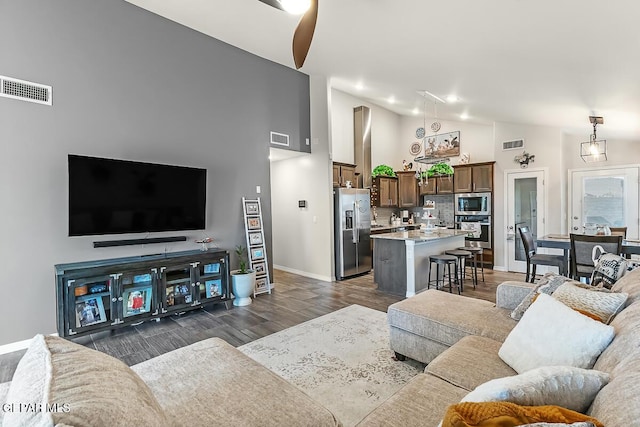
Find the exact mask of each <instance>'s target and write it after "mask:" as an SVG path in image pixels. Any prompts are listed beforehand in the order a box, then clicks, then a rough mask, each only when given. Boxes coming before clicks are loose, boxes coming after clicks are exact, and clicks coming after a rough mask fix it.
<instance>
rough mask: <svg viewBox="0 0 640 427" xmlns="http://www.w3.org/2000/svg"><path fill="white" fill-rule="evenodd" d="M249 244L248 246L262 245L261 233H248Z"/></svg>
mask: <svg viewBox="0 0 640 427" xmlns="http://www.w3.org/2000/svg"><path fill="white" fill-rule="evenodd" d="M249 244H250V245H261V244H262V233H260V232H257V233H249Z"/></svg>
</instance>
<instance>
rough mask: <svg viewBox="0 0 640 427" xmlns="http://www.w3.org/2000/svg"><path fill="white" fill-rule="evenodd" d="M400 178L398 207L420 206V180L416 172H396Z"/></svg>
mask: <svg viewBox="0 0 640 427" xmlns="http://www.w3.org/2000/svg"><path fill="white" fill-rule="evenodd" d="M396 175H397V176H398V207H401V208H412V207H415V206H418V199H419V195H418V180H417V179H416V174H415V172H396Z"/></svg>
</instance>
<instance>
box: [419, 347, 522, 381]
mask: <svg viewBox="0 0 640 427" xmlns="http://www.w3.org/2000/svg"><path fill="white" fill-rule="evenodd" d="M501 345H502V343H501V342H499V341H495V340H492V339H491V338H485V337H479V336H477V335H470V336H468V337H464V338H462V339H461V340H460V341H458V342H457V343H456V344H454V345H453V346H451V347H449V348H448V349H447V350H446V351H445V352H443V353H442V354H441V355H439V356H438V357H436V358H435V359H434V360H433V361H432V362H431V363H429V364H428V365H427V367H426V368H425V372H427V373H429V374H431V375H435V376H437V377H439V378H442V379H443V380H445V381H447V382H449V383H451V384H453V385H455V386H458V387H462V388H464V389H465V390H469V391H471V390H473V389H474V388H476V387H477V386H479V385H480V384H483V383H485V382H487V381H489V380H492V379H494V378H501V377H506V376H509V375H516V374H517V372H516V371H514V370H513V369H512V368H511V367H510V366H509V365H507V364H506V363H504V361H503V360H502V359H500V357H499V356H498V350H499V349H500V346H501Z"/></svg>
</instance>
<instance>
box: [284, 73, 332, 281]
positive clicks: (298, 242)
mask: <svg viewBox="0 0 640 427" xmlns="http://www.w3.org/2000/svg"><path fill="white" fill-rule="evenodd" d="M310 90H311V134H312V135H313V138H312V139H311V154H305V155H302V156H298V157H294V158H291V159H287V160H280V161H277V162H272V163H271V186H272V193H271V194H272V209H273V211H272V213H273V264H274V266H276V267H277V268H279V269H281V270H284V271H289V272H292V273H296V274H300V275H303V276H307V277H311V278H315V279H319V280H324V281H331V280H332V277H333V274H332V259H333V240H332V236H333V231H332V230H333V207H332V206H333V205H332V203H333V202H332V201H333V199H332V168H331V160H330V158H329V146H330V127H331V124H330V117H329V109H330V105H331V93H330V89H329V85H328V82H327V80H326V79H325V78H323V77H316V76H312V77H311V78H310ZM301 200H304V201H305V202H306V204H307V206H306V207H305V208H300V207H298V202H299V201H301ZM276 288H277V283H276Z"/></svg>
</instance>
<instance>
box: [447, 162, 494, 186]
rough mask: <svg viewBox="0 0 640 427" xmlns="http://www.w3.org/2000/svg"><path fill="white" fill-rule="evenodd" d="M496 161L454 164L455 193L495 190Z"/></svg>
mask: <svg viewBox="0 0 640 427" xmlns="http://www.w3.org/2000/svg"><path fill="white" fill-rule="evenodd" d="M494 163H495V162H486V163H476V164H473V165H458V166H454V170H455V173H454V174H453V176H454V179H453V191H454V193H478V192H490V191H493V164H494Z"/></svg>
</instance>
